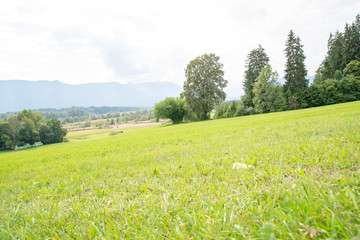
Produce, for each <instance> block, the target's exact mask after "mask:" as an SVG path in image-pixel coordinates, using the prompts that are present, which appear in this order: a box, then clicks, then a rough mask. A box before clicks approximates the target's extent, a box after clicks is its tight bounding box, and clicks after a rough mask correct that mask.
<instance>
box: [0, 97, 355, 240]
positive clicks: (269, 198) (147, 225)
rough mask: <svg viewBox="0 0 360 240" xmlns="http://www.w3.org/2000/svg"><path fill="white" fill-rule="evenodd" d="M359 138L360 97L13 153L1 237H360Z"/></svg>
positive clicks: (1, 188)
mask: <svg viewBox="0 0 360 240" xmlns="http://www.w3.org/2000/svg"><path fill="white" fill-rule="evenodd" d="M359 139H360V102H359V101H357V102H352V103H346V104H338V105H332V106H326V107H319V108H312V109H304V110H298V111H288V112H280V113H270V114H262V115H254V116H246V117H238V118H229V119H221V120H211V121H204V122H196V123H187V124H179V125H166V126H160V127H153V128H146V129H138V130H131V131H124V133H123V134H118V135H115V136H109V135H104V134H102V135H101V136H99V137H94V138H87V139H86V140H83V141H78V140H79V139H77V141H76V142H75V141H74V142H72V141H71V138H70V142H69V143H62V144H54V145H47V146H43V147H39V148H34V149H28V150H22V151H15V152H2V153H0V202H1V204H0V229H1V230H0V239H10V238H15V239H45V238H55V239H56V238H58V239H94V238H99V239H116V238H122V239H134V238H141V239H168V238H169V239H275V238H280V239H313V238H319V239H325V238H329V239H330V238H332V239H348V238H353V239H357V238H359V237H360V227H359V226H360V220H359V217H358V216H359V215H360V210H359V206H360V142H359ZM234 163H244V164H247V165H252V166H253V167H249V168H248V169H233V164H234Z"/></svg>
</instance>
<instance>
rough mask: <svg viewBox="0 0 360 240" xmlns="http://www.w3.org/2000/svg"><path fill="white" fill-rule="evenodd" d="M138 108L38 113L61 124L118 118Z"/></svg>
mask: <svg viewBox="0 0 360 240" xmlns="http://www.w3.org/2000/svg"><path fill="white" fill-rule="evenodd" d="M138 110H141V109H140V108H139V107H105V106H104V107H93V106H92V107H68V108H60V109H56V108H41V109H36V110H34V111H36V112H39V113H40V114H41V115H43V117H44V118H45V119H46V120H47V119H51V118H57V119H59V120H60V121H61V123H62V124H66V123H74V122H81V121H85V120H86V119H91V120H98V119H107V118H116V117H120V113H123V112H130V111H138ZM16 114H17V112H13V113H0V119H4V118H5V117H10V116H12V115H16Z"/></svg>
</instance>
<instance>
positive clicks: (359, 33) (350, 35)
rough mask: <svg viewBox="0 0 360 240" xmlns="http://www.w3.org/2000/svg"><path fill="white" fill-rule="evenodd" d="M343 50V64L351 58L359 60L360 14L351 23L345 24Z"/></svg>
mask: <svg viewBox="0 0 360 240" xmlns="http://www.w3.org/2000/svg"><path fill="white" fill-rule="evenodd" d="M343 52H344V65H345V66H346V65H347V64H348V63H349V62H350V61H352V60H356V61H360V14H358V15H357V16H356V18H355V21H354V22H353V23H352V24H351V25H348V24H346V27H345V32H344V50H343Z"/></svg>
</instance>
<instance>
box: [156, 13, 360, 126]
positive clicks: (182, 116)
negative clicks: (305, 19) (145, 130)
mask: <svg viewBox="0 0 360 240" xmlns="http://www.w3.org/2000/svg"><path fill="white" fill-rule="evenodd" d="M284 52H285V56H286V64H285V84H284V85H281V84H280V83H278V82H277V79H278V78H279V75H278V73H277V72H276V71H273V69H272V67H271V65H270V63H269V62H270V58H269V57H268V55H267V54H266V52H265V49H264V48H263V47H262V46H261V45H259V47H258V48H256V49H254V50H252V51H251V52H250V53H249V54H248V55H247V60H246V62H245V68H246V71H245V74H244V81H243V88H244V91H245V94H244V95H243V96H242V97H241V99H240V100H239V101H232V102H227V103H223V101H224V100H225V98H226V95H225V92H224V88H225V87H226V85H227V81H226V80H225V79H224V71H223V65H222V64H221V63H220V62H219V59H220V58H219V57H218V56H216V55H215V54H204V55H202V56H200V57H197V58H195V59H194V60H192V61H191V62H190V63H189V64H188V66H187V68H186V70H185V76H186V81H185V82H184V87H183V88H184V91H183V92H182V93H181V95H180V98H167V99H165V100H163V101H161V102H160V103H157V104H156V105H155V108H154V116H155V118H156V119H159V118H169V119H171V120H172V121H173V122H174V123H178V122H181V121H183V120H186V119H187V120H204V119H208V118H209V117H210V112H211V111H212V110H213V108H214V107H216V106H217V107H216V109H215V115H214V118H226V117H234V116H244V115H251V114H256V113H268V112H277V111H285V110H293V109H301V108H308V107H316V106H323V105H328V104H335V103H342V102H348V101H355V100H360V15H357V16H356V19H355V21H354V22H353V23H352V24H351V25H349V24H346V26H345V30H344V32H343V33H341V32H338V31H337V32H336V33H335V34H330V37H329V40H328V51H327V54H326V56H325V59H324V60H323V62H322V63H321V65H320V67H319V68H318V70H317V71H316V76H315V79H314V82H313V83H312V84H311V86H309V82H308V80H307V79H306V76H307V70H306V67H305V58H306V57H305V54H304V51H303V45H302V44H301V40H300V37H299V36H296V34H295V33H294V31H292V30H290V32H289V34H288V37H287V40H286V43H285V49H284Z"/></svg>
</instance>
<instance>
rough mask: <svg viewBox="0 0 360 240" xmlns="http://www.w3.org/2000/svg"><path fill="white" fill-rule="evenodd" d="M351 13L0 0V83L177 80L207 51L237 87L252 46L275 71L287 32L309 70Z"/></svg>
mask: <svg viewBox="0 0 360 240" xmlns="http://www.w3.org/2000/svg"><path fill="white" fill-rule="evenodd" d="M359 12H360V1H359V0H326V1H324V0H321V1H320V0H303V1H300V0H291V1H290V0H283V1H282V0H275V1H269V0H264V1H261V0H257V1H249V0H246V1H243V0H238V1H235V0H233V1H232V0H217V1H211V0H181V1H171V0H164V1H161V0H151V1H149V0H131V1H129V0H127V1H122V0H101V1H100V0H98V1H90V0H61V1H49V0H31V1H29V0H1V1H0V79H1V80H10V79H22V80H59V81H62V82H65V83H70V84H80V83H90V82H113V81H117V82H121V83H129V82H132V83H138V82H149V81H169V82H174V83H177V84H179V85H182V84H183V82H184V80H185V77H184V69H185V68H186V65H187V64H188V63H189V61H190V60H192V59H193V58H195V57H197V56H199V55H202V54H204V53H215V54H217V55H218V56H220V61H221V62H222V63H223V64H224V70H225V78H226V79H227V80H228V81H229V83H230V86H233V88H236V86H235V85H236V84H238V85H241V83H242V81H243V76H244V71H245V68H244V65H245V60H246V57H247V54H248V53H249V52H250V51H251V50H252V49H254V48H256V47H257V46H258V45H259V44H261V45H262V46H263V47H264V48H265V51H266V53H267V54H268V55H269V57H270V64H271V65H272V67H273V69H274V70H276V71H278V73H279V75H280V76H283V75H284V65H285V57H284V51H283V50H284V48H285V41H286V38H287V35H288V33H289V30H290V29H293V30H294V31H295V34H296V35H298V36H299V37H300V39H301V40H302V44H303V45H304V51H305V55H306V57H307V58H306V62H305V63H306V67H307V69H308V72H309V75H314V74H315V70H316V69H317V68H318V66H319V64H320V63H321V61H322V60H323V59H324V56H325V54H326V50H327V48H326V44H327V40H328V37H329V34H330V32H335V31H336V30H340V31H343V29H344V26H345V24H346V23H351V22H353V21H354V20H355V16H356V15H357V14H358V13H359Z"/></svg>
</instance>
